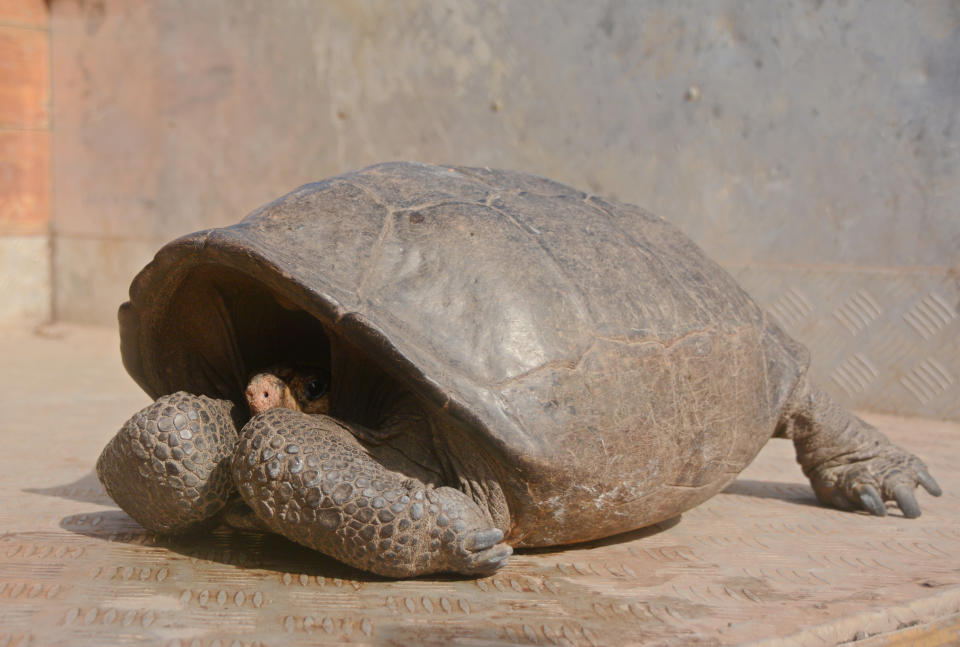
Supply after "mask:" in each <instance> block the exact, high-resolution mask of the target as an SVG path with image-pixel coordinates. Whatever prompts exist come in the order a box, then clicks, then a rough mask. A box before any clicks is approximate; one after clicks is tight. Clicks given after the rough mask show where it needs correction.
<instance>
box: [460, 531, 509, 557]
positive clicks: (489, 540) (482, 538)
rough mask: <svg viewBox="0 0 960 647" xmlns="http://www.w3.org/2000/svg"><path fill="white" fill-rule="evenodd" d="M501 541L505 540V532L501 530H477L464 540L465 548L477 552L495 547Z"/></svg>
mask: <svg viewBox="0 0 960 647" xmlns="http://www.w3.org/2000/svg"><path fill="white" fill-rule="evenodd" d="M501 539H503V531H502V530H500V529H499V528H487V529H486V530H477V531H476V532H474V533H471V534H470V535H469V536H468V537H467V538H466V539H465V540H464V542H463V547H464V548H466V549H467V550H470V551H474V552H476V551H479V550H485V549H487V548H491V547H492V546H495V545H496V544H497V542H499V541H500V540H501Z"/></svg>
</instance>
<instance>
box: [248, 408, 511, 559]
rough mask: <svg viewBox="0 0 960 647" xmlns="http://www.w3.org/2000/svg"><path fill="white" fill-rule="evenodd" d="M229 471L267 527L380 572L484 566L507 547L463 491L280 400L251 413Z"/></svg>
mask: <svg viewBox="0 0 960 647" xmlns="http://www.w3.org/2000/svg"><path fill="white" fill-rule="evenodd" d="M233 474H234V479H235V481H236V483H237V485H238V487H239V489H240V494H241V495H242V496H243V498H244V500H245V501H246V502H247V503H248V504H249V505H250V507H251V508H252V509H253V511H254V512H255V513H256V514H257V516H258V517H260V520H261V521H262V522H263V523H264V524H265V525H266V526H268V527H269V528H270V529H271V530H273V531H274V532H277V533H279V534H282V535H284V536H285V537H287V538H288V539H291V540H293V541H295V542H297V543H299V544H303V545H304V546H307V547H309V548H313V549H314V550H318V551H320V552H322V553H324V554H326V555H329V556H331V557H334V558H336V559H338V560H340V561H342V562H345V563H347V564H349V565H351V566H354V567H356V568H361V569H364V570H367V571H372V572H374V573H377V574H380V575H387V576H390V577H411V576H417V575H426V574H429V573H439V572H455V573H463V574H466V575H481V574H487V573H491V572H493V571H494V570H496V569H498V568H500V567H501V566H503V564H504V563H506V560H507V558H508V557H509V556H510V554H511V552H512V549H511V548H510V547H509V546H507V545H506V544H503V543H500V542H501V540H502V539H503V532H502V531H501V530H499V529H497V528H494V527H492V522H491V521H490V520H489V519H488V518H487V517H486V515H484V514H483V511H482V510H481V509H480V506H478V505H477V504H476V503H475V502H474V501H473V500H472V499H470V498H469V497H468V496H467V495H465V494H464V493H463V492H460V491H459V490H455V489H453V488H449V487H438V488H433V487H431V486H429V485H425V484H424V483H422V482H420V481H418V480H416V479H411V478H408V477H407V476H406V475H404V474H401V473H398V472H393V471H390V470H388V469H386V468H385V467H383V466H382V465H380V463H378V462H376V461H375V460H374V459H373V458H371V457H370V456H369V455H368V454H367V452H366V450H365V449H364V448H363V446H362V445H360V443H359V442H358V441H357V440H356V438H355V437H354V436H353V434H352V433H351V431H350V429H349V428H348V427H347V426H346V425H344V424H342V423H340V422H338V421H337V420H336V419H334V418H330V417H328V416H324V415H306V414H302V413H299V412H297V411H292V410H290V409H281V408H277V409H271V410H269V411H266V412H264V413H261V414H259V415H257V416H255V417H254V418H252V419H251V420H250V422H249V423H247V426H246V427H244V428H243V431H242V432H241V439H240V443H239V444H238V446H237V451H236V454H235V455H234V459H233Z"/></svg>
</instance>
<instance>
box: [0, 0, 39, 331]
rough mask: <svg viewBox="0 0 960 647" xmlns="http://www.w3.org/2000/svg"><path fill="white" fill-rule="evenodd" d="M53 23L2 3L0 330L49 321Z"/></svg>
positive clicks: (35, 7)
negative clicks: (3, 326)
mask: <svg viewBox="0 0 960 647" xmlns="http://www.w3.org/2000/svg"><path fill="white" fill-rule="evenodd" d="M49 24H50V17H49V14H48V13H47V7H46V4H45V3H44V1H43V0H0V295H2V297H0V323H14V322H16V323H21V324H22V323H38V322H42V321H45V320H46V319H48V318H49V317H50V305H51V295H50V237H49V229H50V31H49Z"/></svg>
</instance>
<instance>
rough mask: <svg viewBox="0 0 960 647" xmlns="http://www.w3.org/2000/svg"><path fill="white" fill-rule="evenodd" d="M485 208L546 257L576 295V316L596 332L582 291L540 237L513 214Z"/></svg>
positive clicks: (498, 209)
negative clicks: (517, 231)
mask: <svg viewBox="0 0 960 647" xmlns="http://www.w3.org/2000/svg"><path fill="white" fill-rule="evenodd" d="M486 207H487V208H488V209H491V210H493V211H495V212H497V213H499V214H500V215H501V216H503V217H504V218H506V219H507V220H508V221H509V222H511V223H512V224H513V225H514V226H515V227H516V228H517V229H519V230H520V231H522V232H523V235H524V236H526V237H527V239H529V240H531V241H533V243H534V244H535V245H536V246H537V247H539V248H540V250H541V251H542V252H543V254H544V255H545V256H546V258H547V261H549V263H550V264H551V265H552V266H553V268H554V270H555V271H556V272H557V274H558V275H559V276H560V277H561V278H562V279H563V282H564V283H566V284H567V285H568V286H570V288H571V290H572V291H573V294H575V295H576V298H575V299H571V301H572V302H573V303H574V304H575V305H576V308H577V311H578V312H577V314H578V316H579V317H580V318H581V319H583V320H585V321H586V322H587V323H588V324H589V325H590V327H591V328H592V329H594V330H596V328H597V322H596V320H595V319H594V317H593V313H592V312H590V308H589V307H588V306H587V305H586V303H587V299H586V298H585V297H584V295H583V290H582V289H581V287H580V285H579V284H577V283H576V282H575V281H574V280H573V279H572V278H571V277H570V275H569V274H567V272H566V270H564V269H563V266H562V265H561V264H560V262H559V261H558V260H557V259H556V257H555V256H554V255H553V252H551V251H550V250H549V249H547V247H546V246H545V245H544V244H543V241H542V240H540V237H539V236H537V235H536V234H535V233H534V232H533V231H530V229H528V228H527V227H525V226H524V225H523V223H521V222H520V221H519V220H517V219H516V218H515V217H514V216H513V214H511V213H509V212H508V211H505V210H503V209H500V208H499V207H497V206H494V205H490V204H488V205H486Z"/></svg>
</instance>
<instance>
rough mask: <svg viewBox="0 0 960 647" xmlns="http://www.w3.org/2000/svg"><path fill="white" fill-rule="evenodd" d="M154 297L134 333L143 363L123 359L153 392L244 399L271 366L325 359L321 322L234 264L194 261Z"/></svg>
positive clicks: (327, 348)
mask: <svg viewBox="0 0 960 647" xmlns="http://www.w3.org/2000/svg"><path fill="white" fill-rule="evenodd" d="M156 296H157V298H156V299H154V300H151V301H150V302H149V303H148V304H147V305H146V307H147V308H150V309H153V312H152V313H141V316H140V319H139V321H140V324H141V325H143V324H144V323H146V326H145V328H143V329H141V330H140V331H139V335H137V337H138V339H139V345H140V349H141V351H143V352H142V353H141V354H140V357H141V358H142V360H141V361H142V365H140V366H138V367H135V368H136V369H138V370H133V369H132V368H131V367H129V366H128V369H130V372H131V374H132V375H134V377H135V378H137V381H138V382H139V383H140V384H141V386H144V388H145V389H146V390H147V391H148V392H149V393H151V395H154V397H156V395H157V393H154V391H156V392H158V393H160V394H162V393H166V392H172V391H178V390H185V391H190V392H192V393H202V394H205V395H209V396H211V397H218V398H228V399H231V400H233V401H234V402H237V403H245V398H244V390H245V388H246V385H247V382H248V380H249V379H250V377H251V376H253V375H254V374H256V373H258V372H260V371H262V370H264V369H265V368H267V367H269V366H273V365H276V364H280V363H283V362H297V363H304V362H308V361H309V362H310V363H313V364H316V365H326V366H329V363H330V343H329V339H328V336H327V334H326V332H325V330H324V328H323V325H322V324H321V323H320V321H318V320H317V319H316V318H315V317H314V316H313V315H311V314H309V313H308V312H305V311H304V310H302V309H299V308H298V307H297V306H296V304H295V303H294V302H293V301H292V300H291V299H290V298H289V297H287V296H282V297H281V296H278V295H277V294H276V293H275V292H274V291H272V290H271V289H270V288H269V287H268V286H266V285H265V284H263V283H261V282H260V281H258V280H256V279H254V278H252V277H250V276H249V275H246V274H243V273H241V272H239V271H237V270H234V269H231V268H229V267H225V266H223V265H216V264H202V265H198V266H196V267H193V268H191V269H189V270H187V271H186V272H185V273H184V275H183V277H182V279H181V280H179V281H177V282H176V285H175V286H173V287H172V288H171V289H170V292H169V293H168V294H167V295H156ZM143 307H144V306H143V304H142V303H141V308H143ZM147 322H149V323H147ZM121 325H124V321H123V311H121ZM124 355H125V356H126V355H127V353H124ZM138 373H139V374H138Z"/></svg>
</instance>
